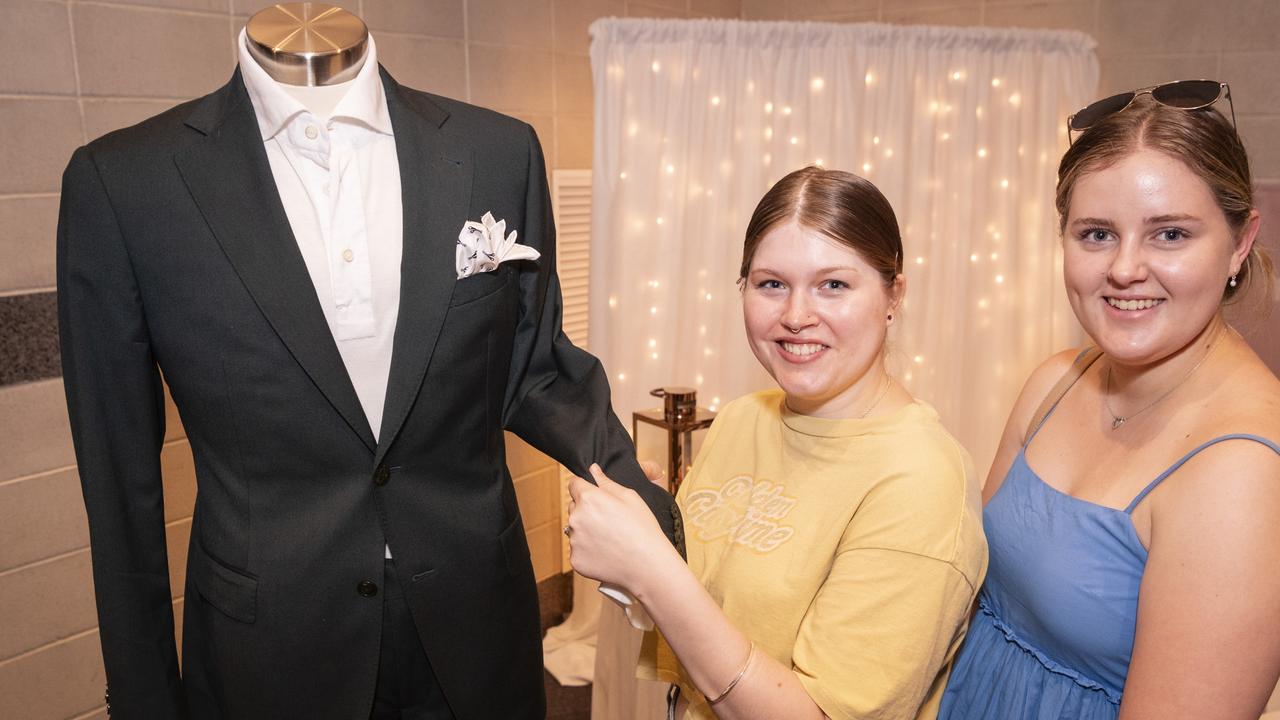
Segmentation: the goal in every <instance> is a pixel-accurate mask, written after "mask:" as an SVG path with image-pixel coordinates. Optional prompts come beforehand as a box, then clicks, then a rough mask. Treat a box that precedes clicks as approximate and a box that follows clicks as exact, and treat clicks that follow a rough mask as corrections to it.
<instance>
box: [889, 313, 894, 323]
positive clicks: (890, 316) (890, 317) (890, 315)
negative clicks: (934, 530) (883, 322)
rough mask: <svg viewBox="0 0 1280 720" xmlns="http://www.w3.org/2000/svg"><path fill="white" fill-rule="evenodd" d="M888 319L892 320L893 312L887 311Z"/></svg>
mask: <svg viewBox="0 0 1280 720" xmlns="http://www.w3.org/2000/svg"><path fill="white" fill-rule="evenodd" d="M888 320H889V322H893V313H889V315H888Z"/></svg>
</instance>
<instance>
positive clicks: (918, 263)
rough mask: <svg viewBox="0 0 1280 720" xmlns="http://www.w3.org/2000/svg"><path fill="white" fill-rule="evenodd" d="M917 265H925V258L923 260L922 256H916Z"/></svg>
mask: <svg viewBox="0 0 1280 720" xmlns="http://www.w3.org/2000/svg"><path fill="white" fill-rule="evenodd" d="M916 264H917V265H923V264H924V258H923V257H921V256H918V255H917V256H916Z"/></svg>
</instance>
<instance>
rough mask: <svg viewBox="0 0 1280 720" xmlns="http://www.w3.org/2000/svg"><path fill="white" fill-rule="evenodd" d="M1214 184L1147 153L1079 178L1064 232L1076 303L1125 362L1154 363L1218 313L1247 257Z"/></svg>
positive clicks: (1087, 325) (1093, 332)
mask: <svg viewBox="0 0 1280 720" xmlns="http://www.w3.org/2000/svg"><path fill="white" fill-rule="evenodd" d="M1249 244H1250V243H1248V242H1242V243H1237V242H1236V240H1235V237H1234V235H1233V233H1232V230H1231V228H1230V226H1229V225H1228V223H1227V219H1226V217H1225V215H1224V214H1223V212H1222V210H1221V209H1220V208H1219V206H1218V205H1217V203H1216V202H1215V200H1214V197H1213V194H1212V192H1211V191H1210V189H1209V186H1208V185H1207V184H1205V182H1204V181H1202V180H1201V179H1200V178H1199V177H1198V176H1197V175H1196V174H1195V173H1193V172H1192V171H1191V169H1190V168H1188V167H1187V166H1186V165H1185V164H1184V163H1182V162H1181V161H1179V160H1176V159H1174V158H1173V157H1170V156H1169V155H1166V154H1164V153H1162V152H1158V151H1155V150H1150V149H1145V148H1144V149H1139V150H1137V151H1135V152H1133V153H1131V154H1129V155H1127V156H1125V157H1124V158H1122V159H1121V160H1120V161H1119V162H1117V163H1115V164H1114V165H1111V166H1109V167H1105V168H1102V169H1099V170H1096V171H1093V172H1090V173H1088V174H1086V175H1083V176H1081V177H1080V179H1079V180H1078V181H1077V182H1076V185H1075V187H1074V189H1073V190H1072V193H1071V199H1070V204H1069V209H1068V213H1067V220H1066V223H1065V226H1064V229H1063V252H1064V258H1063V268H1064V276H1065V279H1066V286H1067V296H1068V298H1069V299H1070V302H1071V307H1072V309H1073V310H1074V311H1075V314H1076V317H1077V318H1078V319H1079V320H1080V323H1081V324H1082V325H1083V326H1084V329H1085V331H1086V332H1088V333H1089V335H1090V336H1091V337H1092V338H1093V339H1094V340H1095V341H1096V342H1097V343H1098V344H1099V345H1100V346H1101V347H1102V349H1103V350H1104V351H1105V352H1106V353H1107V354H1108V355H1110V356H1111V357H1112V358H1113V359H1114V360H1115V361H1116V362H1119V363H1121V364H1126V365H1148V364H1151V363H1155V362H1158V361H1160V360H1162V359H1164V358H1166V357H1169V356H1171V355H1173V354H1175V353H1177V352H1178V351H1179V350H1181V349H1182V348H1184V347H1186V346H1187V345H1189V344H1190V343H1191V342H1192V341H1194V340H1195V339H1196V338H1197V337H1198V336H1199V335H1200V334H1201V333H1202V332H1204V330H1205V328H1206V327H1208V326H1209V324H1210V322H1211V321H1212V320H1213V319H1214V318H1215V317H1216V316H1217V314H1218V311H1219V307H1220V306H1221V303H1222V294H1223V289H1224V288H1225V287H1226V284H1227V280H1228V278H1230V276H1231V275H1233V274H1234V273H1236V272H1237V271H1238V270H1239V268H1240V265H1241V264H1242V263H1243V261H1244V257H1245V256H1246V255H1247V254H1248V250H1249V247H1248V245H1249Z"/></svg>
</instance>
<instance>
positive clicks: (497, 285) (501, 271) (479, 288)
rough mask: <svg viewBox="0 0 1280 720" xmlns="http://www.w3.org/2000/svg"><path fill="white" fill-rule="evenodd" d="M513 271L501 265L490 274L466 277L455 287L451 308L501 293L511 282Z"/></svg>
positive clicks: (451, 298)
mask: <svg viewBox="0 0 1280 720" xmlns="http://www.w3.org/2000/svg"><path fill="white" fill-rule="evenodd" d="M511 274H512V273H511V269H510V268H507V267H504V266H502V265H499V266H498V267H497V268H495V269H493V270H491V271H489V272H481V273H476V274H474V275H471V276H469V277H464V278H462V279H461V280H459V281H458V282H457V283H455V284H454V286H453V295H452V296H451V297H450V298H449V307H457V306H459V305H465V304H467V303H469V302H475V301H476V300H480V299H482V298H486V297H488V296H490V295H493V294H494V293H496V292H499V291H501V290H502V289H503V288H505V287H506V286H507V283H509V282H510V281H511Z"/></svg>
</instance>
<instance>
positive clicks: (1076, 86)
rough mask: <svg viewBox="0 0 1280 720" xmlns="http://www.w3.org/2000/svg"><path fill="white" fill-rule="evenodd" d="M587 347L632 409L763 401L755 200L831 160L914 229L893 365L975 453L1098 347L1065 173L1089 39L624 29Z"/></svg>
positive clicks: (1085, 91)
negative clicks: (746, 243) (1064, 199)
mask: <svg viewBox="0 0 1280 720" xmlns="http://www.w3.org/2000/svg"><path fill="white" fill-rule="evenodd" d="M591 34H592V38H593V41H592V46H591V64H592V72H593V75H594V82H595V168H594V170H595V173H594V177H595V181H594V188H593V202H594V211H593V218H594V219H593V221H592V279H591V302H590V312H591V338H590V344H591V349H592V351H593V352H594V353H596V354H597V355H599V356H600V358H601V359H602V360H603V362H604V365H605V367H606V368H607V369H608V371H609V374H610V381H611V384H612V387H613V393H614V405H615V408H616V409H617V411H618V412H619V414H620V416H621V417H623V418H624V419H625V418H629V417H630V413H631V411H632V410H634V409H637V408H642V407H647V406H652V405H654V404H655V402H654V401H653V399H652V398H650V397H648V391H649V390H650V389H651V388H654V387H658V386H660V385H671V384H681V385H690V386H694V387H697V388H698V389H699V400H700V402H701V404H704V405H715V404H719V403H723V402H725V401H727V400H729V399H731V398H733V397H736V396H738V395H741V394H743V393H746V392H749V391H752V390H755V389H759V388H761V387H767V386H769V384H770V382H771V381H770V380H769V378H768V377H767V376H766V375H765V374H764V373H763V371H761V370H760V369H759V368H758V366H757V364H756V361H755V359H754V358H753V357H752V355H751V353H750V351H749V350H748V348H747V346H746V342H745V338H744V333H743V330H742V316H741V304H740V299H739V296H738V291H737V289H736V287H735V280H736V279H737V271H738V265H739V262H740V261H741V248H742V237H743V232H744V229H745V227H746V223H747V220H748V218H749V217H750V215H751V211H752V209H753V208H754V207H755V204H756V202H757V201H758V200H759V199H760V196H761V195H762V194H763V193H764V191H765V190H766V189H768V187H769V186H770V185H771V184H772V183H773V182H774V181H776V180H777V179H778V178H780V177H782V175H784V174H786V173H787V172H790V171H791V170H794V169H796V168H799V167H802V166H805V165H809V164H819V165H823V166H825V167H829V168H839V169H844V170H849V171H852V172H855V173H858V174H860V175H863V176H865V177H867V178H868V179H870V180H871V181H872V182H874V183H875V184H876V185H877V186H878V187H879V188H880V189H881V190H882V191H883V192H884V194H885V195H886V196H887V197H888V198H889V200H890V202H891V203H892V204H893V207H894V209H895V210H896V212H897V215H898V222H899V225H900V226H901V228H902V230H903V234H904V246H905V248H906V258H905V264H906V276H907V281H908V300H907V306H906V308H905V311H904V313H903V314H902V315H901V317H900V319H899V320H898V321H897V322H895V324H894V333H893V335H892V336H891V339H890V342H891V352H890V359H891V369H892V370H893V371H894V372H895V374H896V376H897V377H898V378H899V379H900V380H901V381H903V382H904V383H905V384H906V386H907V387H908V388H909V389H910V390H911V391H912V392H913V393H914V394H915V395H916V396H917V397H920V398H922V399H924V400H926V401H928V402H930V403H932V404H933V405H934V406H935V407H936V408H937V409H938V410H939V412H940V413H941V414H942V417H943V420H944V421H945V422H946V424H947V426H948V427H949V428H950V429H951V431H952V432H953V433H954V434H955V435H956V436H957V437H958V438H959V439H960V441H961V442H962V443H963V444H964V445H965V446H966V447H967V448H968V449H969V450H970V452H971V453H972V454H973V456H974V460H975V463H976V464H977V466H978V469H979V472H980V473H982V474H985V471H986V464H987V463H988V462H989V461H990V458H991V456H992V454H993V452H994V448H995V445H996V443H997V441H998V439H999V435H1000V432H1001V428H1002V426H1003V423H1004V420H1005V416H1006V413H1007V412H1008V410H1009V408H1010V406H1011V405H1012V402H1013V399H1014V397H1015V396H1016V394H1017V391H1018V388H1019V386H1020V384H1021V382H1022V380H1023V379H1024V378H1025V376H1026V374H1027V373H1028V372H1029V371H1030V370H1031V368H1033V367H1034V366H1035V364H1036V363H1037V362H1038V361H1039V360H1041V359H1043V358H1044V357H1045V356H1047V355H1049V354H1050V353H1051V352H1053V351H1055V350H1057V349H1061V348H1063V347H1066V346H1067V345H1069V344H1072V343H1075V342H1078V341H1079V340H1080V335H1079V330H1078V329H1077V327H1076V325H1075V323H1074V321H1073V319H1072V317H1071V312H1070V309H1069V308H1068V306H1067V304H1066V299H1065V296H1064V293H1063V290H1062V281H1061V271H1060V262H1059V259H1058V258H1059V255H1060V251H1059V243H1058V241H1057V224H1056V218H1055V214H1054V209H1053V186H1054V175H1055V169H1056V167H1057V161H1058V158H1059V157H1060V156H1061V154H1062V151H1063V150H1064V148H1065V147H1066V142H1067V139H1066V133H1065V130H1064V127H1065V125H1064V122H1065V118H1066V116H1067V115H1068V114H1069V113H1071V112H1072V111H1074V110H1076V109H1078V108H1079V107H1081V106H1082V105H1084V104H1085V103H1087V102H1088V101H1089V100H1091V99H1092V95H1093V92H1094V88H1095V86H1096V83H1097V76H1098V65H1097V60H1096V57H1095V54H1094V50H1093V48H1094V42H1093V41H1092V40H1091V39H1090V38H1089V37H1087V36H1085V35H1082V34H1079V33H1074V32H1047V31H1028V30H994V29H988V28H942V27H926V26H889V25H878V24H864V25H836V24H818V23H751V22H740V21H710V20H698V21H682V20H637V19H631V20H620V19H606V20H600V21H597V22H596V23H595V24H594V25H592V27H591Z"/></svg>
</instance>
